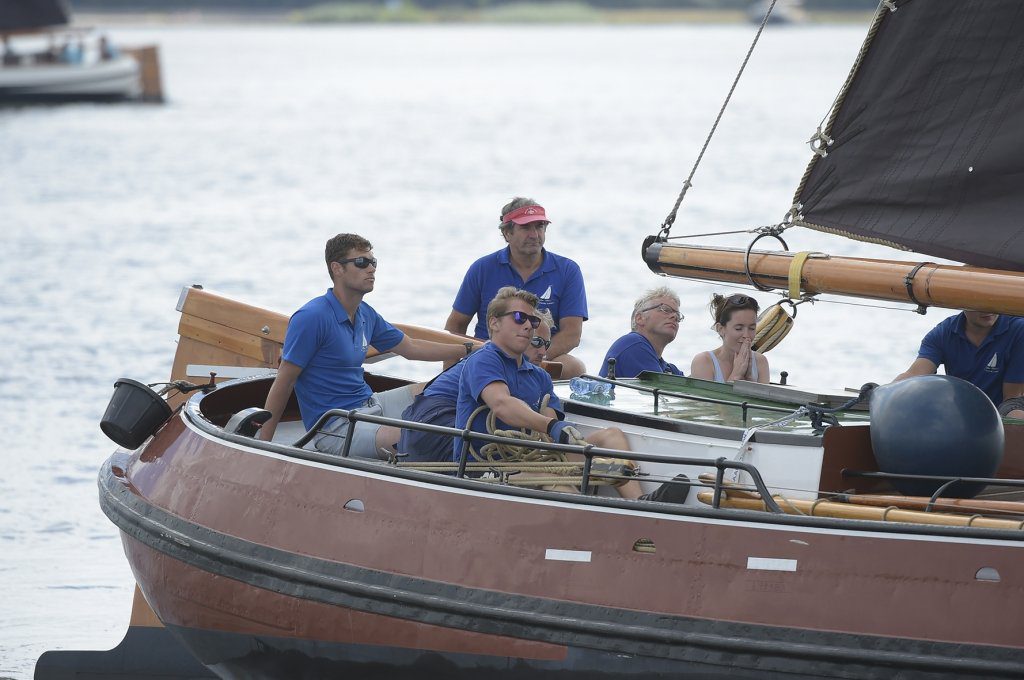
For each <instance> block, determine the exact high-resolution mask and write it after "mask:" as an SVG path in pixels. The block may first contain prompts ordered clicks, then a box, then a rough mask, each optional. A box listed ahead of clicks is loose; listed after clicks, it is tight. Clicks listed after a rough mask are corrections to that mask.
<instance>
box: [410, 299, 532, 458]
mask: <svg viewBox="0 0 1024 680" xmlns="http://www.w3.org/2000/svg"><path fill="white" fill-rule="evenodd" d="M537 316H539V317H540V320H541V323H540V325H539V326H537V328H536V329H535V330H534V336H533V337H532V338H531V339H530V345H529V347H528V348H527V350H526V352H524V353H523V357H524V358H525V359H526V360H527V361H529V362H530V363H532V364H534V365H536V366H540V364H541V362H542V361H543V360H544V355H545V353H546V352H547V348H548V347H549V346H550V344H551V314H549V313H548V312H547V311H544V310H538V311H537ZM465 367H466V360H465V359H463V360H462V361H460V362H459V363H457V364H455V365H454V366H452V367H451V368H449V369H448V370H446V371H445V372H444V373H441V374H440V375H439V376H437V377H436V378H434V379H433V380H431V381H430V382H429V383H427V386H426V387H425V388H424V390H423V392H422V393H420V394H419V395H417V396H416V398H415V399H414V400H413V402H412V404H410V405H409V407H408V408H406V409H405V410H404V411H403V412H402V420H411V421H413V422H417V423H426V424H429V425H440V426H442V427H455V406H456V403H457V402H458V400H459V381H460V380H461V378H462V369H463V368H465ZM398 451H399V453H403V454H405V459H404V460H405V461H407V462H441V461H450V460H451V459H452V438H451V437H450V436H448V435H446V434H437V433H434V432H422V431H420V430H402V435H401V438H400V439H399V440H398Z"/></svg>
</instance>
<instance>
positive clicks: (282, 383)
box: [260, 234, 470, 458]
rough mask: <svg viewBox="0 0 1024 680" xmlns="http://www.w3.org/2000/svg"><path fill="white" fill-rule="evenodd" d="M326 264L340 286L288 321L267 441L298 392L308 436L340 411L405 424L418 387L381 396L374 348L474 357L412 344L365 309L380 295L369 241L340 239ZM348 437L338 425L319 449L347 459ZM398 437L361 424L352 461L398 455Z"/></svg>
mask: <svg viewBox="0 0 1024 680" xmlns="http://www.w3.org/2000/svg"><path fill="white" fill-rule="evenodd" d="M325 259H326V262H327V271H328V273H329V274H330V277H331V281H332V282H333V284H334V286H333V287H332V288H329V289H328V290H327V293H325V294H324V295H322V296H320V297H317V298H314V299H312V300H310V301H309V302H308V303H306V304H305V305H304V306H303V307H302V308H301V309H299V311H297V312H295V314H293V315H292V317H291V319H290V320H289V321H288V330H287V331H286V333H285V339H284V352H283V354H282V360H281V366H280V368H278V371H277V377H276V378H275V379H274V383H273V385H272V386H271V388H270V393H269V394H268V395H267V403H266V407H265V408H266V409H267V410H268V411H270V412H271V414H272V415H271V418H270V419H269V420H268V421H267V422H266V424H264V425H263V427H262V428H261V431H260V438H261V439H264V440H270V439H272V438H273V436H274V431H275V430H276V429H277V424H278V422H280V420H281V415H282V414H283V413H284V409H285V406H286V405H287V403H288V398H289V397H290V396H291V393H292V390H293V389H294V390H295V395H296V397H297V398H298V402H299V411H300V412H301V414H302V422H303V424H304V425H305V426H306V429H307V430H308V429H310V428H312V427H313V425H314V424H315V423H316V421H317V420H318V419H319V418H320V416H322V415H323V414H324V413H326V412H327V411H329V410H331V409H336V408H340V409H356V410H359V411H363V412H367V413H373V414H376V415H384V416H387V417H398V416H399V415H400V414H401V413H402V410H403V409H405V407H406V406H408V405H409V404H410V403H411V402H412V399H413V392H414V390H413V389H411V388H412V387H414V386H406V387H401V388H398V389H395V390H388V391H387V392H379V393H374V392H373V390H372V389H370V386H369V385H367V384H366V381H365V380H364V379H363V360H364V359H365V358H366V351H367V349H369V347H370V345H373V346H374V347H375V348H377V350H379V351H381V352H394V353H395V354H398V355H399V356H403V357H405V358H407V359H416V360H421V361H454V360H457V359H458V358H459V357H462V356H465V355H466V354H467V352H468V351H469V349H470V348H467V347H464V346H463V345H449V344H444V343H439V342H430V341H427V340H420V339H417V338H410V337H408V336H406V335H405V334H404V333H402V331H400V330H398V329H397V328H395V327H394V326H392V325H391V324H389V323H388V322H387V321H385V320H384V319H383V318H382V317H381V316H380V314H378V313H377V312H376V311H375V310H374V309H373V307H371V306H370V305H368V304H366V303H365V302H363V297H364V296H365V295H366V294H367V293H369V292H371V291H372V290H373V286H374V282H375V275H376V273H377V259H376V258H375V257H374V256H373V246H372V245H370V242H369V241H367V240H366V239H364V238H362V237H361V236H357V235H356V234H338V235H337V236H335V237H333V238H332V239H330V240H329V241H327V247H326V249H325ZM347 429H348V421H347V420H346V419H344V418H334V419H332V420H331V421H329V422H328V423H327V424H326V425H325V426H324V427H323V428H322V429H321V432H322V433H325V434H321V435H320V436H318V437H316V438H315V439H314V440H313V443H314V445H315V447H316V448H317V449H318V450H320V451H323V452H325V453H340V452H341V450H342V447H343V446H344V444H345V438H346V433H347ZM398 437H399V431H398V429H397V428H393V427H386V426H379V425H375V424H372V423H366V422H358V423H356V427H355V431H354V434H353V438H352V446H351V449H350V454H351V455H354V456H360V457H364V458H376V457H379V456H380V452H381V449H391V450H393V448H392V447H393V446H394V444H395V442H397V441H398Z"/></svg>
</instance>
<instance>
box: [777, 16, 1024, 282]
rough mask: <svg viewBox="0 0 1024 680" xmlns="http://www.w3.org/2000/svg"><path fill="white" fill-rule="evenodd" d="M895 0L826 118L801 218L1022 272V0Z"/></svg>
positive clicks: (799, 198)
mask: <svg viewBox="0 0 1024 680" xmlns="http://www.w3.org/2000/svg"><path fill="white" fill-rule="evenodd" d="M893 4H894V6H896V11H890V10H889V9H886V8H882V9H880V11H879V17H878V18H877V19H876V23H875V25H874V26H873V30H872V32H871V33H869V37H868V40H867V41H866V43H865V46H866V51H865V53H864V54H863V55H862V57H861V59H860V60H859V61H858V63H857V64H855V66H854V70H853V72H852V73H851V77H850V78H849V79H848V81H847V84H846V87H845V88H844V90H843V93H842V95H841V98H840V103H839V104H838V106H837V107H836V110H834V111H833V112H832V114H831V118H830V120H829V121H828V124H827V125H826V126H825V130H824V132H825V134H826V135H827V136H828V137H829V138H831V140H832V142H831V144H828V145H825V146H824V148H825V151H826V155H824V156H823V157H815V158H814V160H813V161H812V162H811V164H810V166H809V167H808V171H807V173H806V175H805V177H804V181H803V182H802V183H801V186H800V188H799V189H798V191H797V194H796V202H797V203H798V204H800V205H801V206H802V207H801V208H800V210H799V212H800V216H799V217H798V218H797V219H796V221H795V222H796V224H800V225H802V226H807V227H810V228H813V229H818V230H821V231H829V232H837V233H841V234H843V235H846V236H849V237H852V238H857V239H861V240H867V241H874V242H879V243H885V244H888V245H891V246H894V247H897V248H904V249H907V250H913V251H916V252H919V253H922V254H925V255H932V256H935V257H942V258H948V259H951V260H955V261H958V262H964V263H966V264H972V265H978V266H984V267H992V268H996V269H1012V270H1024V239H1021V234H1022V230H1024V153H1022V149H1024V3H1022V2H1019V0H966V1H963V2H937V1H931V2H929V1H928V0H904V1H902V2H895V3H893ZM875 29H877V32H876V30H875Z"/></svg>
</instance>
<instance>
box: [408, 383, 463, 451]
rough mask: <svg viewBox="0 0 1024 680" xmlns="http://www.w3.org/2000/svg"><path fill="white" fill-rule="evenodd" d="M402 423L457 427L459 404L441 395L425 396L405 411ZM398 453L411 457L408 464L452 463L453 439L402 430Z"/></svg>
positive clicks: (418, 398) (419, 397)
mask: <svg viewBox="0 0 1024 680" xmlns="http://www.w3.org/2000/svg"><path fill="white" fill-rule="evenodd" d="M402 420H411V421H413V422H417V423H427V424H430V425H441V426H443V427H455V402H454V401H452V400H451V399H449V398H448V397H442V396H440V395H431V396H425V395H422V394H421V395H419V396H418V397H416V399H414V400H413V402H412V404H411V405H410V406H409V407H408V408H407V409H405V411H403V412H402ZM398 451H399V453H404V454H407V455H406V457H405V458H404V459H403V460H405V461H408V462H416V463H426V462H445V463H450V462H451V460H452V437H451V435H447V434H437V433H436V432H421V431H419V430H402V437H401V438H400V439H399V440H398Z"/></svg>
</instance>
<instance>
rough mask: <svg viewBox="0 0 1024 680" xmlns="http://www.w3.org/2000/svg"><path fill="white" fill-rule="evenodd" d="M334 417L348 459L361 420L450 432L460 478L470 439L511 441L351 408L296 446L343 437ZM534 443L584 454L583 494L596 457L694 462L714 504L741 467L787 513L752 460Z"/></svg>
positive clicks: (771, 506) (770, 505)
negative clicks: (343, 426) (344, 424)
mask: <svg viewBox="0 0 1024 680" xmlns="http://www.w3.org/2000/svg"><path fill="white" fill-rule="evenodd" d="M334 418H345V419H346V420H348V429H347V431H346V434H345V442H344V444H343V446H342V450H341V457H342V458H348V457H349V453H350V450H351V447H352V439H353V434H354V433H355V427H356V423H357V422H367V423H375V424H377V425H390V426H392V427H398V428H402V429H409V430H419V431H421V432H433V433H435V434H445V435H449V436H451V437H453V438H455V439H460V440H462V447H461V452H460V454H459V460H458V468H457V471H456V473H455V476H456V477H458V478H460V479H461V478H465V476H466V466H467V465H468V464H469V446H470V440H475V441H480V442H493V443H497V444H508V442H509V438H508V437H503V436H500V435H493V434H484V433H481V432H476V431H474V430H470V429H468V428H465V429H458V428H454V427H444V426H442V425H431V424H429V423H417V422H413V421H409V420H401V419H399V418H388V417H385V416H378V415H373V414H370V413H362V412H359V411H349V410H346V409H331V410H330V411H327V412H326V413H324V414H323V415H322V416H320V418H319V419H318V420H317V421H316V423H315V424H314V425H313V427H312V428H310V429H309V431H308V432H306V434H304V435H303V436H302V437H301V438H299V440H298V441H296V442H295V443H294V444H293V446H296V447H298V448H303V447H304V446H306V445H307V444H308V443H309V442H311V441H312V440H313V438H314V437H317V436H325V437H330V436H335V437H336V436H340V435H338V434H335V433H331V432H323V431H322V428H323V427H324V426H325V425H326V424H327V423H328V422H329V421H331V420H333V419H334ZM517 441H518V440H517ZM529 444H530V446H531V447H533V448H536V449H541V450H544V451H556V452H561V453H574V454H580V455H582V456H583V472H582V480H581V482H580V493H582V494H588V493H589V492H590V489H591V486H592V484H593V482H592V477H593V476H595V475H594V474H593V464H594V458H595V457H602V458H605V457H607V458H619V459H625V460H629V461H634V462H637V463H668V464H671V465H693V466H697V467H711V468H715V471H716V472H715V485H714V498H713V502H712V507H714V508H719V507H720V501H721V498H722V493H723V489H724V487H725V472H726V470H737V471H740V472H745V473H747V474H748V475H749V476H750V479H751V486H752V487H753V488H754V490H756V491H757V493H759V494H760V495H761V498H762V499H764V503H765V506H766V508H767V509H768V511H769V512H774V513H778V514H784V513H783V511H782V509H781V508H780V507H779V506H778V504H777V503H776V502H775V500H774V499H773V498H772V494H771V492H770V491H769V490H768V486H767V484H765V482H764V479H763V478H762V477H761V472H760V471H759V470H758V469H757V468H756V467H755V466H753V465H751V464H750V463H745V462H743V461H737V460H729V459H728V458H725V457H719V458H689V457H681V456H669V455H664V454H655V453H641V452H637V451H622V450H620V449H605V448H601V447H598V446H594V445H593V444H559V443H556V442H541V441H530V442H529Z"/></svg>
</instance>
